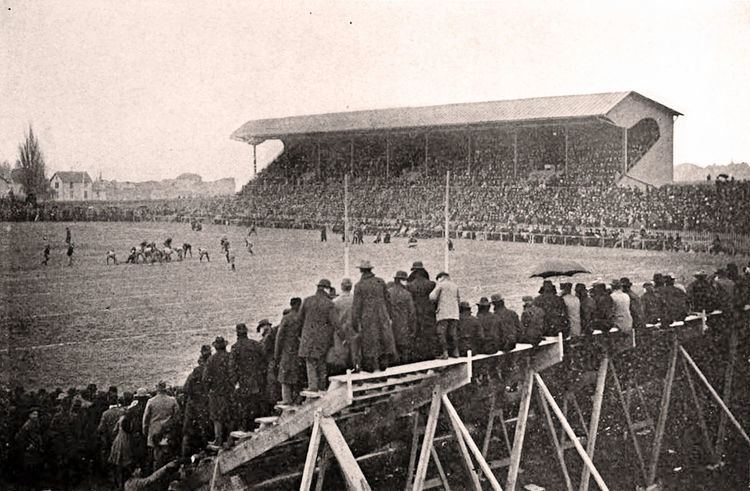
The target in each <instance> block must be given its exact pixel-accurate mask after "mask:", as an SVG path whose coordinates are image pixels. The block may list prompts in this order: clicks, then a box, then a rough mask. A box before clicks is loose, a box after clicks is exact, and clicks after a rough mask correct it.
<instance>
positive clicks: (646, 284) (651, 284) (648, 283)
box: [643, 281, 654, 288]
mask: <svg viewBox="0 0 750 491" xmlns="http://www.w3.org/2000/svg"><path fill="white" fill-rule="evenodd" d="M649 286H654V284H653V283H651V282H650V281H647V282H646V283H644V284H643V288H646V287H649Z"/></svg>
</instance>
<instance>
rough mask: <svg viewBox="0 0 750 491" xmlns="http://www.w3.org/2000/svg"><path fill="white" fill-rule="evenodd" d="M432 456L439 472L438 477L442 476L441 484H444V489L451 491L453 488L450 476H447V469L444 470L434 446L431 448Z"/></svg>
mask: <svg viewBox="0 0 750 491" xmlns="http://www.w3.org/2000/svg"><path fill="white" fill-rule="evenodd" d="M430 456H431V457H432V461H433V462H434V463H435V468H436V469H437V471H438V476H440V482H441V483H442V484H443V489H444V490H445V491H451V486H450V484H449V483H448V476H447V475H446V474H445V469H443V463H442V462H440V457H438V454H437V451H436V450H435V446H434V445H433V446H432V447H430Z"/></svg>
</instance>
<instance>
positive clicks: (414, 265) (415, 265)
mask: <svg viewBox="0 0 750 491" xmlns="http://www.w3.org/2000/svg"><path fill="white" fill-rule="evenodd" d="M415 269H424V264H422V261H414V262H413V263H411V270H412V271H414V270H415Z"/></svg>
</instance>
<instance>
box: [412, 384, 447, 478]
mask: <svg viewBox="0 0 750 491" xmlns="http://www.w3.org/2000/svg"><path fill="white" fill-rule="evenodd" d="M440 396H441V394H440V392H439V391H438V390H437V389H434V390H433V391H432V402H431V403H430V412H429V415H428V416H427V424H426V425H425V429H424V438H423V440H422V450H421V452H420V454H419V463H418V464H417V472H416V475H415V476H414V483H413V485H412V490H413V491H421V489H422V488H424V482H425V478H426V476H427V466H428V465H429V463H430V453H431V452H430V449H431V448H432V442H433V439H434V438H435V429H436V428H437V421H438V416H440Z"/></svg>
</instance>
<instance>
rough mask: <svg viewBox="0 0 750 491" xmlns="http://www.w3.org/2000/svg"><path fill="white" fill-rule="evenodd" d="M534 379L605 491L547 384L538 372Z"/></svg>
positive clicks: (605, 486) (602, 480)
mask: <svg viewBox="0 0 750 491" xmlns="http://www.w3.org/2000/svg"><path fill="white" fill-rule="evenodd" d="M534 380H535V381H536V385H537V386H539V388H540V389H541V391H542V394H543V395H544V398H545V399H547V402H548V403H549V405H550V407H551V408H552V411H553V412H554V413H555V416H557V419H558V420H559V421H560V424H561V425H562V427H563V428H564V429H565V432H566V433H567V434H568V438H570V441H571V442H573V445H574V446H575V447H576V450H577V451H578V455H580V456H581V459H582V460H583V463H584V464H585V465H586V466H587V467H588V468H589V470H590V471H591V475H592V476H593V477H594V480H595V481H596V483H597V484H598V485H599V488H600V489H602V490H603V491H607V490H608V489H609V488H608V487H607V485H606V484H605V482H604V479H602V476H601V475H600V474H599V471H598V470H596V467H595V466H594V463H593V462H592V461H591V459H590V458H589V456H588V454H587V453H586V451H585V450H584V448H583V446H582V445H581V442H579V441H578V437H577V436H576V434H575V432H574V431H573V428H571V427H570V424H569V423H568V420H566V419H565V416H563V414H562V411H561V410H560V407H559V406H558V405H557V403H556V402H555V398H554V397H552V394H551V393H550V391H549V389H548V388H547V384H545V383H544V380H542V377H540V376H539V374H538V373H535V374H534Z"/></svg>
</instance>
